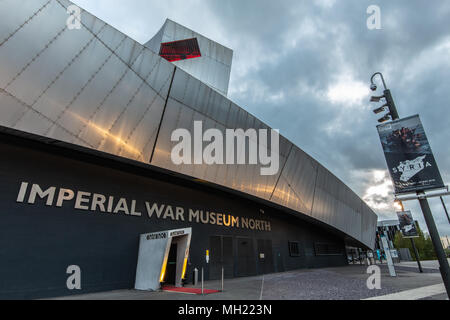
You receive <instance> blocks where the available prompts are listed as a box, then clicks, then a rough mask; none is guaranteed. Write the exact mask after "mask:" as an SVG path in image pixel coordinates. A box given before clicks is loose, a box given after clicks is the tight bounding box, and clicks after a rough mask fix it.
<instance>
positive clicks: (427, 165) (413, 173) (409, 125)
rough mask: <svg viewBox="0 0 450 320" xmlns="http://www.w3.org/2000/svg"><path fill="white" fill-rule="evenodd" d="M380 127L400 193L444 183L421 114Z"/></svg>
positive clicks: (382, 141) (392, 175)
mask: <svg viewBox="0 0 450 320" xmlns="http://www.w3.org/2000/svg"><path fill="white" fill-rule="evenodd" d="M377 129H378V133H379V135H380V139H381V144H382V146H383V150H384V155H385V157H386V162H387V165H388V167H389V172H390V174H391V177H392V180H393V182H394V188H395V193H396V194H401V193H411V192H416V191H424V190H429V189H437V188H442V187H444V183H443V181H442V177H441V174H440V173H439V169H438V167H437V164H436V160H435V159H434V156H433V152H432V151H431V147H430V144H429V143H428V139H427V136H426V134H425V130H424V129H423V126H422V122H421V121H420V118H419V116H417V115H416V116H412V117H409V118H405V119H401V120H397V121H393V122H390V123H386V124H382V125H379V126H377Z"/></svg>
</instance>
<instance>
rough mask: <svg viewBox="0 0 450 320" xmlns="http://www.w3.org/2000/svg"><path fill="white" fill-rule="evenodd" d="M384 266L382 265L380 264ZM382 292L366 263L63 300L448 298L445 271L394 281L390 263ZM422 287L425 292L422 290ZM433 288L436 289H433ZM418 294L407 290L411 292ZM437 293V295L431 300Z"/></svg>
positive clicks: (412, 272)
mask: <svg viewBox="0 0 450 320" xmlns="http://www.w3.org/2000/svg"><path fill="white" fill-rule="evenodd" d="M379 266H380V265H379ZM380 267H381V270H382V278H381V290H369V289H368V288H367V285H366V281H367V279H368V277H369V274H367V273H366V270H367V267H365V266H363V265H350V266H346V267H340V268H326V269H310V270H298V271H292V272H285V273H278V274H270V275H265V276H258V277H251V278H238V279H230V280H225V287H224V292H220V293H216V294H210V295H205V296H201V295H190V294H182V293H172V292H143V291H136V290H118V291H110V292H104V293H95V294H86V295H79V296H72V297H65V298H60V299H75V300H86V299H89V300H91V299H93V300H260V299H262V300H360V299H367V298H372V297H377V296H378V297H380V296H385V295H389V294H393V293H400V292H402V293H401V294H400V295H398V296H387V297H386V299H405V298H406V299H408V297H414V299H428V300H430V299H431V300H446V299H447V296H446V294H445V293H444V292H443V291H442V290H441V289H440V286H439V285H441V286H442V279H441V275H440V273H438V272H436V268H435V267H433V266H430V269H434V271H433V272H428V273H422V274H420V273H418V271H417V267H414V266H412V265H411V266H408V265H401V266H400V267H398V268H397V273H398V276H397V277H395V278H392V277H390V276H389V272H388V269H387V266H386V265H381V266H380ZM436 285H437V286H436ZM205 288H207V289H220V288H221V283H220V282H219V281H208V282H206V283H205ZM418 288H419V289H418ZM430 288H431V289H430ZM412 289H415V290H414V291H411V292H410V293H409V292H406V293H404V291H406V290H412ZM429 294H432V296H428V295H429Z"/></svg>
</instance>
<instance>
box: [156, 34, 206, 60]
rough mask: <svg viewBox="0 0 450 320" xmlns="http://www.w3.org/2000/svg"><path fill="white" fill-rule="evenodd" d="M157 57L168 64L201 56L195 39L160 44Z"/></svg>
mask: <svg viewBox="0 0 450 320" xmlns="http://www.w3.org/2000/svg"><path fill="white" fill-rule="evenodd" d="M159 55H160V56H161V57H163V58H164V59H166V60H167V61H170V62H174V61H180V60H186V59H193V58H198V57H201V56H202V54H201V52H200V48H199V46H198V42H197V39H196V38H193V39H186V40H179V41H173V42H165V43H161V49H160V51H159Z"/></svg>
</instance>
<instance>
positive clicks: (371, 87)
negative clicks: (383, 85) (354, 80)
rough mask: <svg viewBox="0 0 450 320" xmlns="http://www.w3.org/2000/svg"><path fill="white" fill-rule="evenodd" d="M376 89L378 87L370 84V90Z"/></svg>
mask: <svg viewBox="0 0 450 320" xmlns="http://www.w3.org/2000/svg"><path fill="white" fill-rule="evenodd" d="M377 89H378V87H377V85H376V84H372V85H371V86H370V90H372V91H377Z"/></svg>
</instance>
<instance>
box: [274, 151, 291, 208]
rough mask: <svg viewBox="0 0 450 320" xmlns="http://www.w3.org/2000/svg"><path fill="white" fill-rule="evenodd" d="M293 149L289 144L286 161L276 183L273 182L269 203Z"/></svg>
mask: <svg viewBox="0 0 450 320" xmlns="http://www.w3.org/2000/svg"><path fill="white" fill-rule="evenodd" d="M293 148H294V145H293V144H292V143H291V147H290V148H289V153H288V155H287V157H286V161H285V162H284V164H283V168H282V169H281V171H280V174H279V175H278V179H277V182H275V186H274V187H273V190H272V194H271V195H270V198H269V200H270V201H271V200H272V198H273V195H274V194H275V190H277V186H278V183H279V182H280V179H281V176H282V175H283V171H284V168H286V164H287V162H288V161H289V157H290V156H291V152H292V149H293Z"/></svg>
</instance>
